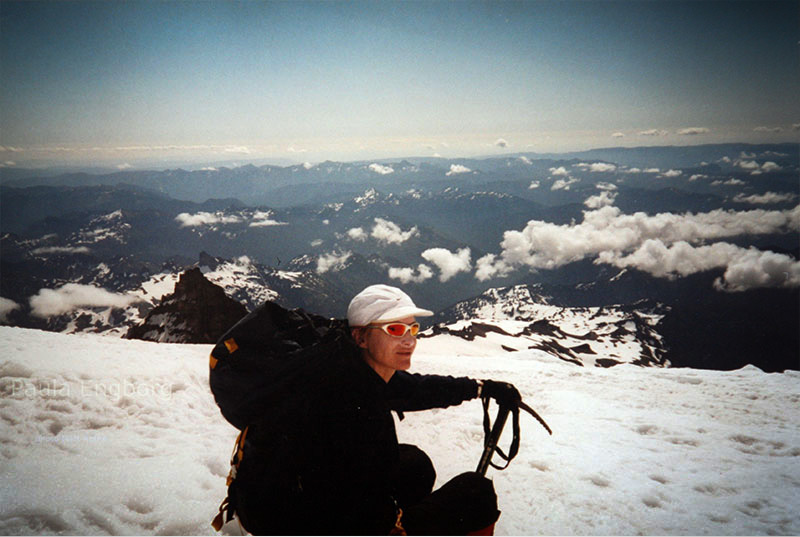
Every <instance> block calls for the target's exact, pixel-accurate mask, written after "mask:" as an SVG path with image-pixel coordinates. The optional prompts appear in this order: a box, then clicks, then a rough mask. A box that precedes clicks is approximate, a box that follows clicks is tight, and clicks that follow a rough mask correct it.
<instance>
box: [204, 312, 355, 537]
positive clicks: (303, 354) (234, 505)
mask: <svg viewBox="0 0 800 537" xmlns="http://www.w3.org/2000/svg"><path fill="white" fill-rule="evenodd" d="M347 345H349V343H348V336H347V322H346V321H344V320H339V319H327V318H324V317H321V316H319V315H314V314H309V313H307V312H304V311H303V310H301V309H295V310H287V309H285V308H282V307H281V306H279V305H278V304H275V303H274V302H266V303H264V304H263V305H261V306H260V307H258V308H257V309H255V310H254V311H252V312H251V313H249V314H248V315H246V316H245V317H244V318H242V319H241V320H240V321H239V322H238V323H236V324H235V325H234V326H233V327H232V328H230V329H229V330H228V331H227V332H226V333H225V334H224V335H223V336H222V337H221V338H220V339H219V341H218V342H217V344H216V345H215V347H214V349H213V350H212V351H211V357H210V372H209V384H210V386H211V391H212V393H213V394H214V399H215V401H216V402H217V405H218V406H219V408H220V411H221V412H222V415H223V416H224V417H225V419H226V420H228V421H229V422H230V423H231V424H232V425H233V426H234V427H236V428H237V429H239V430H240V431H241V432H240V433H239V436H238V438H237V439H236V445H235V447H234V451H233V455H232V457H231V471H230V474H229V475H228V497H227V498H225V500H223V502H222V504H221V505H220V508H219V513H218V514H217V516H216V517H215V519H214V521H213V522H212V525H213V526H214V528H215V529H216V530H217V531H219V530H220V529H221V527H222V525H223V520H224V522H228V521H230V520H231V519H232V518H233V515H234V513H235V514H236V515H237V517H238V518H239V521H240V522H241V523H242V526H243V527H244V528H245V529H247V530H248V531H251V532H252V531H257V530H262V531H263V523H262V521H263V520H265V519H268V518H269V517H270V516H271V513H269V512H268V511H269V510H271V511H274V513H275V514H276V515H280V512H281V510H282V509H286V508H289V506H290V504H291V498H292V495H293V494H294V493H296V492H297V490H296V488H297V486H298V483H297V482H296V476H295V472H294V468H295V465H294V464H293V462H295V461H294V460H293V458H294V457H296V453H297V446H294V445H293V444H292V438H293V435H292V434H291V431H293V430H295V429H296V428H297V427H300V426H301V422H302V413H303V411H304V410H303V401H302V399H303V398H302V394H303V393H305V391H306V390H307V389H310V388H309V386H310V384H311V383H312V382H313V379H314V377H315V374H316V373H317V372H318V371H320V370H322V369H324V367H322V365H323V364H324V363H325V362H327V361H329V360H330V358H331V356H332V355H333V354H335V353H340V352H342V351H343V349H344V348H345V347H346V346H347ZM251 429H255V430H256V431H257V432H254V433H253V434H251V435H250V437H248V432H251ZM254 435H257V436H258V439H260V441H256V440H254V439H253V436H254ZM258 439H257V440H258ZM276 529H277V528H276Z"/></svg>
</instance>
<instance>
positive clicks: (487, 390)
mask: <svg viewBox="0 0 800 537" xmlns="http://www.w3.org/2000/svg"><path fill="white" fill-rule="evenodd" d="M481 396H487V397H491V398H492V399H494V400H495V401H497V404H498V405H500V406H504V407H507V408H517V407H519V404H520V402H521V401H522V396H521V395H520V394H519V391H518V390H517V389H516V388H515V387H514V385H513V384H509V383H508V382H498V381H496V380H484V381H483V389H482V390H481Z"/></svg>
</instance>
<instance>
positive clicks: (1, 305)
mask: <svg viewBox="0 0 800 537" xmlns="http://www.w3.org/2000/svg"><path fill="white" fill-rule="evenodd" d="M19 308H20V305H19V304H17V303H16V302H14V301H13V300H11V299H10V298H5V297H2V296H0V322H3V323H4V322H6V321H8V315H9V314H10V313H11V312H12V311H14V310H18V309H19Z"/></svg>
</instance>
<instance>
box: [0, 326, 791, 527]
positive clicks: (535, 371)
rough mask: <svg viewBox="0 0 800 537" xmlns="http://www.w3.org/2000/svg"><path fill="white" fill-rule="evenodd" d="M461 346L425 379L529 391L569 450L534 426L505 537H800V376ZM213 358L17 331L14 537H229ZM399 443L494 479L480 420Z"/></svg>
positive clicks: (5, 487) (526, 434)
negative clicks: (220, 524) (598, 362)
mask: <svg viewBox="0 0 800 537" xmlns="http://www.w3.org/2000/svg"><path fill="white" fill-rule="evenodd" d="M451 340H452V338H449V337H434V338H429V339H423V340H421V341H420V345H419V349H418V352H417V354H416V355H415V363H414V370H415V371H420V372H436V373H444V374H453V375H467V376H471V377H475V378H496V379H503V380H508V381H511V382H513V383H515V384H516V385H517V386H518V387H519V388H520V391H521V392H522V393H523V395H524V396H525V399H526V400H527V401H528V402H529V403H530V404H531V405H532V406H533V407H534V408H536V409H537V410H538V411H539V412H540V414H542V416H543V417H544V418H545V419H546V420H547V421H548V423H549V424H550V426H551V427H552V428H553V430H554V433H555V434H554V435H553V436H552V437H550V436H548V435H547V433H546V432H545V431H544V429H542V428H541V427H540V426H539V425H538V424H537V423H536V422H535V421H534V420H533V419H530V418H528V417H525V416H524V417H523V422H522V427H523V431H522V447H521V452H520V454H519V456H518V457H517V459H515V460H514V462H513V463H512V464H511V466H510V468H509V469H507V470H505V471H503V472H498V471H495V470H490V473H489V475H490V477H492V479H493V480H494V483H495V487H496V489H497V491H498V494H499V502H500V508H501V510H502V511H503V514H502V516H501V518H500V520H499V522H498V525H497V533H498V534H550V535H553V534H567V535H569V534H576V535H584V534H637V533H639V534H798V533H800V514H798V512H797V509H796V506H797V505H800V465H799V464H798V457H800V413H798V412H797V408H798V403H800V383H798V380H800V374H798V373H797V372H791V371H790V372H787V373H785V374H765V373H762V372H761V371H759V370H758V369H756V368H753V367H747V368H745V369H742V370H739V371H733V372H720V371H699V370H687V369H681V370H679V369H661V368H659V369H652V368H651V369H648V368H640V367H635V366H631V365H618V366H616V367H613V368H611V369H603V368H581V367H578V366H575V365H573V364H570V363H567V362H564V361H562V360H559V359H557V358H554V357H552V356H549V355H547V354H545V353H544V352H542V351H537V350H527V351H520V352H515V353H506V352H502V353H498V352H497V351H496V350H494V346H491V347H490V346H482V345H481V342H480V341H478V340H476V341H475V342H473V343H474V345H471V346H469V347H466V346H461V347H459V348H458V349H455V348H453V347H452V346H451V343H452V341H451ZM465 345H466V343H465ZM467 349H469V351H468V352H467ZM209 351H210V346H208V345H175V344H163V343H162V344H157V343H149V342H141V341H129V340H119V339H115V338H107V337H102V336H97V335H91V334H77V335H65V334H56V333H50V332H41V331H34V330H26V329H20V328H10V327H0V393H2V399H0V493H1V494H2V502H0V533H2V534H18V533H23V534H25V533H44V534H54V533H67V534H108V533H111V534H213V533H214V532H213V529H212V528H211V527H210V525H209V522H210V520H211V519H212V518H213V516H214V514H215V513H216V510H217V506H218V505H219V502H220V501H221V500H222V498H223V497H224V496H225V476H226V475H227V471H228V459H229V456H230V450H231V448H232V444H233V440H234V438H235V436H236V431H235V429H234V428H233V427H232V426H230V425H228V424H227V423H226V422H225V421H224V420H223V419H222V417H221V415H220V414H219V412H218V410H217V408H216V406H215V404H214V402H213V398H212V396H211V394H210V392H209V390H208V386H207V363H208V362H207V359H208V353H209ZM398 434H399V436H400V440H401V441H405V442H413V443H417V444H419V445H420V446H421V447H422V448H423V449H425V450H426V451H427V452H428V453H429V454H430V455H431V457H432V459H433V461H434V463H435V465H436V467H437V470H438V473H439V476H438V479H437V485H439V484H441V483H443V482H444V481H446V480H447V479H449V478H451V477H453V476H454V475H456V474H458V473H460V472H462V471H466V470H472V469H474V467H475V465H476V464H477V461H478V458H479V454H480V451H481V445H482V434H483V433H482V428H481V408H480V403H479V402H478V401H471V402H467V403H465V404H463V405H461V406H459V407H456V408H450V409H442V410H432V411H428V412H419V413H408V414H407V415H406V419H405V420H404V421H403V422H400V423H398ZM504 440H505V441H508V438H507V437H505V438H504ZM792 506H795V507H792ZM223 532H225V533H232V534H238V533H239V527H238V526H237V525H236V524H235V523H231V524H228V525H227V526H226V527H225V528H223Z"/></svg>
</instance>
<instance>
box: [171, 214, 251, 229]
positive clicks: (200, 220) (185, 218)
mask: <svg viewBox="0 0 800 537" xmlns="http://www.w3.org/2000/svg"><path fill="white" fill-rule="evenodd" d="M175 220H176V221H177V222H179V223H180V225H181V227H200V226H212V225H215V224H238V223H240V222H242V218H241V217H240V216H235V215H227V216H226V215H225V214H224V213H222V212H220V211H217V212H215V213H207V212H204V211H200V212H198V213H195V214H189V213H181V214H179V215H178V216H176V217H175Z"/></svg>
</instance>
